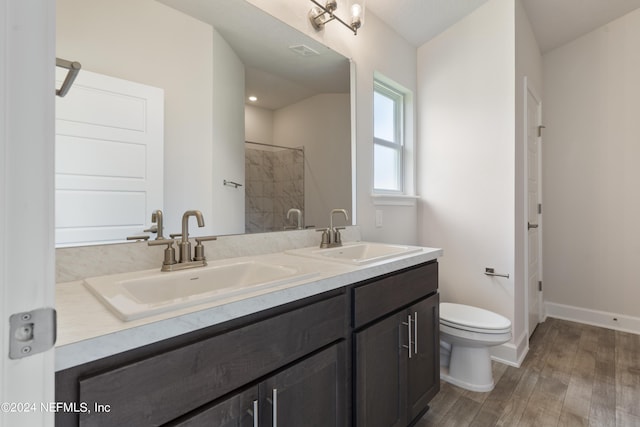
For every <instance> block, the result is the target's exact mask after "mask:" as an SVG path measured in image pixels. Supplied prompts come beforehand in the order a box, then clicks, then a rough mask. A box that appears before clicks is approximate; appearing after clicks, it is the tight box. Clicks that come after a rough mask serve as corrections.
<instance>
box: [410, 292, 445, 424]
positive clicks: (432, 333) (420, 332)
mask: <svg viewBox="0 0 640 427" xmlns="http://www.w3.org/2000/svg"><path fill="white" fill-rule="evenodd" d="M438 309H439V295H438V294H436V295H433V296H431V297H429V298H427V299H425V300H423V301H420V302H419V303H416V304H415V305H413V306H411V307H409V310H408V312H409V315H411V316H412V321H413V322H414V323H413V325H412V326H415V328H414V334H413V336H412V338H413V343H412V346H413V347H414V349H413V350H414V351H413V353H412V356H411V358H407V364H408V366H407V405H408V412H409V415H408V419H409V421H411V420H414V419H415V418H416V417H418V416H419V415H420V414H422V413H423V412H424V410H425V409H426V408H427V406H428V403H429V401H430V400H431V399H432V398H433V396H435V395H436V393H438V391H439V390H440V316H439V311H438Z"/></svg>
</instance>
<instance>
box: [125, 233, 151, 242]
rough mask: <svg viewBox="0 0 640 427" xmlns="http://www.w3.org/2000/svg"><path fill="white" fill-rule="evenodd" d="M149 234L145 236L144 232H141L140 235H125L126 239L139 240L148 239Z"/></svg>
mask: <svg viewBox="0 0 640 427" xmlns="http://www.w3.org/2000/svg"><path fill="white" fill-rule="evenodd" d="M144 231H149V230H144ZM148 239H149V236H147V235H146V234H142V235H140V236H127V240H136V241H140V240H148Z"/></svg>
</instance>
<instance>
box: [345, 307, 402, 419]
mask: <svg viewBox="0 0 640 427" xmlns="http://www.w3.org/2000/svg"><path fill="white" fill-rule="evenodd" d="M406 319H407V318H406V316H405V313H404V312H400V313H396V314H395V315H393V316H390V317H387V318H386V319H384V320H381V321H379V322H377V323H376V324H374V325H372V326H370V327H368V328H366V329H364V330H363V331H361V332H358V333H356V334H355V358H354V361H355V378H356V382H355V385H356V403H355V405H356V420H357V425H358V426H363V427H365V426H366V427H378V426H380V427H404V426H406V425H407V421H406V420H407V414H406V400H405V396H406V394H405V393H400V390H401V388H402V387H404V386H405V384H406V378H405V377H406V371H407V358H406V357H405V353H406V350H405V349H403V348H402V343H403V342H405V343H406V339H407V337H406V334H405V328H404V327H403V326H402V323H403V322H404V321H406Z"/></svg>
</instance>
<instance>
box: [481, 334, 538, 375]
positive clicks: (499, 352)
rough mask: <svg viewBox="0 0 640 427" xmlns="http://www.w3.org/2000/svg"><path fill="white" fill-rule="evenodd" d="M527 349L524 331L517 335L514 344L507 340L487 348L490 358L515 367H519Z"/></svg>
mask: <svg viewBox="0 0 640 427" xmlns="http://www.w3.org/2000/svg"><path fill="white" fill-rule="evenodd" d="M528 351H529V340H528V339H527V333H526V332H523V333H522V334H521V335H520V336H519V337H518V339H517V340H516V343H515V344H513V343H510V342H508V343H506V344H502V345H499V346H497V347H491V348H490V349H489V352H490V353H491V359H492V360H495V361H496V362H500V363H504V364H506V365H509V366H514V367H516V368H519V367H520V365H521V364H522V361H523V360H524V358H525V356H526V355H527V352H528Z"/></svg>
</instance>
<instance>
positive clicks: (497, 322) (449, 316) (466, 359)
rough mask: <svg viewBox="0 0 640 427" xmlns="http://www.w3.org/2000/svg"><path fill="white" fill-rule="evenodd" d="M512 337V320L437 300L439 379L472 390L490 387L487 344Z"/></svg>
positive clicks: (479, 309) (497, 342) (491, 387)
mask: <svg viewBox="0 0 640 427" xmlns="http://www.w3.org/2000/svg"><path fill="white" fill-rule="evenodd" d="M510 339H511V321H510V320H509V319H507V318H506V317H503V316H501V315H499V314H496V313H494V312H492V311H489V310H484V309H482V308H478V307H471V306H468V305H462V304H452V303H446V302H443V303H440V378H441V379H443V380H444V381H446V382H448V383H451V384H453V385H456V386H458V387H462V388H465V389H467V390H472V391H491V390H493V386H494V383H493V374H492V372H491V358H490V356H489V347H493V346H496V345H500V344H504V343H506V342H507V341H509V340H510Z"/></svg>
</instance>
